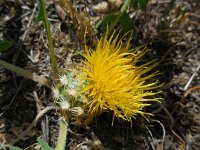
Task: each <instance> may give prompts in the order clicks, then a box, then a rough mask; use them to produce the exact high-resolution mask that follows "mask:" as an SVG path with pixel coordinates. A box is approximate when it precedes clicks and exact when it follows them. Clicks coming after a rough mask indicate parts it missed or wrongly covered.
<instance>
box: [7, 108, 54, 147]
mask: <svg viewBox="0 0 200 150" xmlns="http://www.w3.org/2000/svg"><path fill="white" fill-rule="evenodd" d="M53 109H56V107H54V106H47V107H46V108H44V109H43V110H42V111H40V112H39V114H38V115H37V116H36V117H35V119H34V120H33V122H32V123H31V124H30V125H29V126H28V127H27V128H26V130H25V131H23V132H22V133H21V134H20V135H19V136H18V137H17V138H16V139H15V140H13V141H11V142H10V144H7V145H4V147H9V146H11V145H14V144H15V143H17V142H18V141H19V140H21V139H23V138H24V137H25V136H26V135H27V134H28V133H29V132H30V130H31V129H32V128H33V127H34V126H35V125H36V124H37V122H38V120H39V119H40V118H41V117H42V116H44V114H46V113H47V112H48V111H50V110H53Z"/></svg>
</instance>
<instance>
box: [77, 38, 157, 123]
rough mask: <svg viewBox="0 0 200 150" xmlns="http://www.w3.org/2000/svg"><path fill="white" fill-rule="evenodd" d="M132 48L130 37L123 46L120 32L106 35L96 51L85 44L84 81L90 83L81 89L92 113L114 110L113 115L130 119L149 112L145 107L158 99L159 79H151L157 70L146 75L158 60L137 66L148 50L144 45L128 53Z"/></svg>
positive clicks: (82, 69)
mask: <svg viewBox="0 0 200 150" xmlns="http://www.w3.org/2000/svg"><path fill="white" fill-rule="evenodd" d="M129 48H130V38H129V40H128V41H127V43H126V46H124V44H123V42H122V39H119V35H117V36H116V37H114V34H113V35H112V36H111V37H110V38H108V35H107V34H106V35H105V36H104V37H103V38H101V39H100V40H99V41H98V44H97V46H96V48H95V49H94V50H93V49H89V48H88V47H87V46H86V47H85V53H84V54H83V56H84V57H85V60H84V61H83V64H84V67H82V68H81V71H82V80H86V81H87V84H86V85H85V87H84V88H83V89H82V91H83V92H84V93H85V94H86V95H87V96H88V98H89V99H90V101H89V104H88V105H89V112H90V113H92V114H94V113H101V112H104V111H107V110H111V111H113V118H114V116H116V117H118V118H122V119H123V120H127V121H130V122H131V120H132V119H131V118H134V117H135V115H136V114H141V115H142V116H144V115H145V114H149V113H146V112H143V107H145V106H149V105H151V103H150V102H152V101H159V98H152V96H154V95H156V94H157V93H158V92H154V91H152V90H153V89H156V88H157V87H158V86H157V83H158V81H155V80H153V81H152V77H154V76H155V75H157V74H158V71H157V72H153V73H151V74H149V75H147V73H148V72H149V71H151V70H152V68H154V67H155V66H156V65H157V64H158V63H156V62H155V61H151V62H149V63H146V64H143V65H140V66H138V65H137V63H138V62H139V61H140V59H141V57H142V56H143V55H144V54H145V53H146V52H147V51H148V49H147V48H146V47H145V46H142V47H140V48H138V49H137V50H135V51H134V52H128V50H129ZM142 48H143V50H142V51H141V49H142Z"/></svg>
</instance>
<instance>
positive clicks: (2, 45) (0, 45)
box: [0, 40, 13, 52]
mask: <svg viewBox="0 0 200 150" xmlns="http://www.w3.org/2000/svg"><path fill="white" fill-rule="evenodd" d="M12 45H13V42H11V41H7V40H4V41H0V52H3V51H6V50H8V49H9V48H10V47H11V46H12Z"/></svg>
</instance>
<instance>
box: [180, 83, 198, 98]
mask: <svg viewBox="0 0 200 150" xmlns="http://www.w3.org/2000/svg"><path fill="white" fill-rule="evenodd" d="M197 89H200V86H194V87H191V88H189V89H188V90H187V91H186V92H185V94H184V97H187V96H188V95H189V94H190V92H191V91H192V90H197Z"/></svg>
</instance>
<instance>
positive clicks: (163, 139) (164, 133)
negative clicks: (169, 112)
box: [151, 120, 166, 146]
mask: <svg viewBox="0 0 200 150" xmlns="http://www.w3.org/2000/svg"><path fill="white" fill-rule="evenodd" d="M151 121H153V122H157V123H158V124H160V126H161V127H162V129H163V136H162V141H161V142H162V146H163V145H164V141H165V136H166V131H165V127H164V125H163V124H162V123H161V122H160V121H159V120H151Z"/></svg>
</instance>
